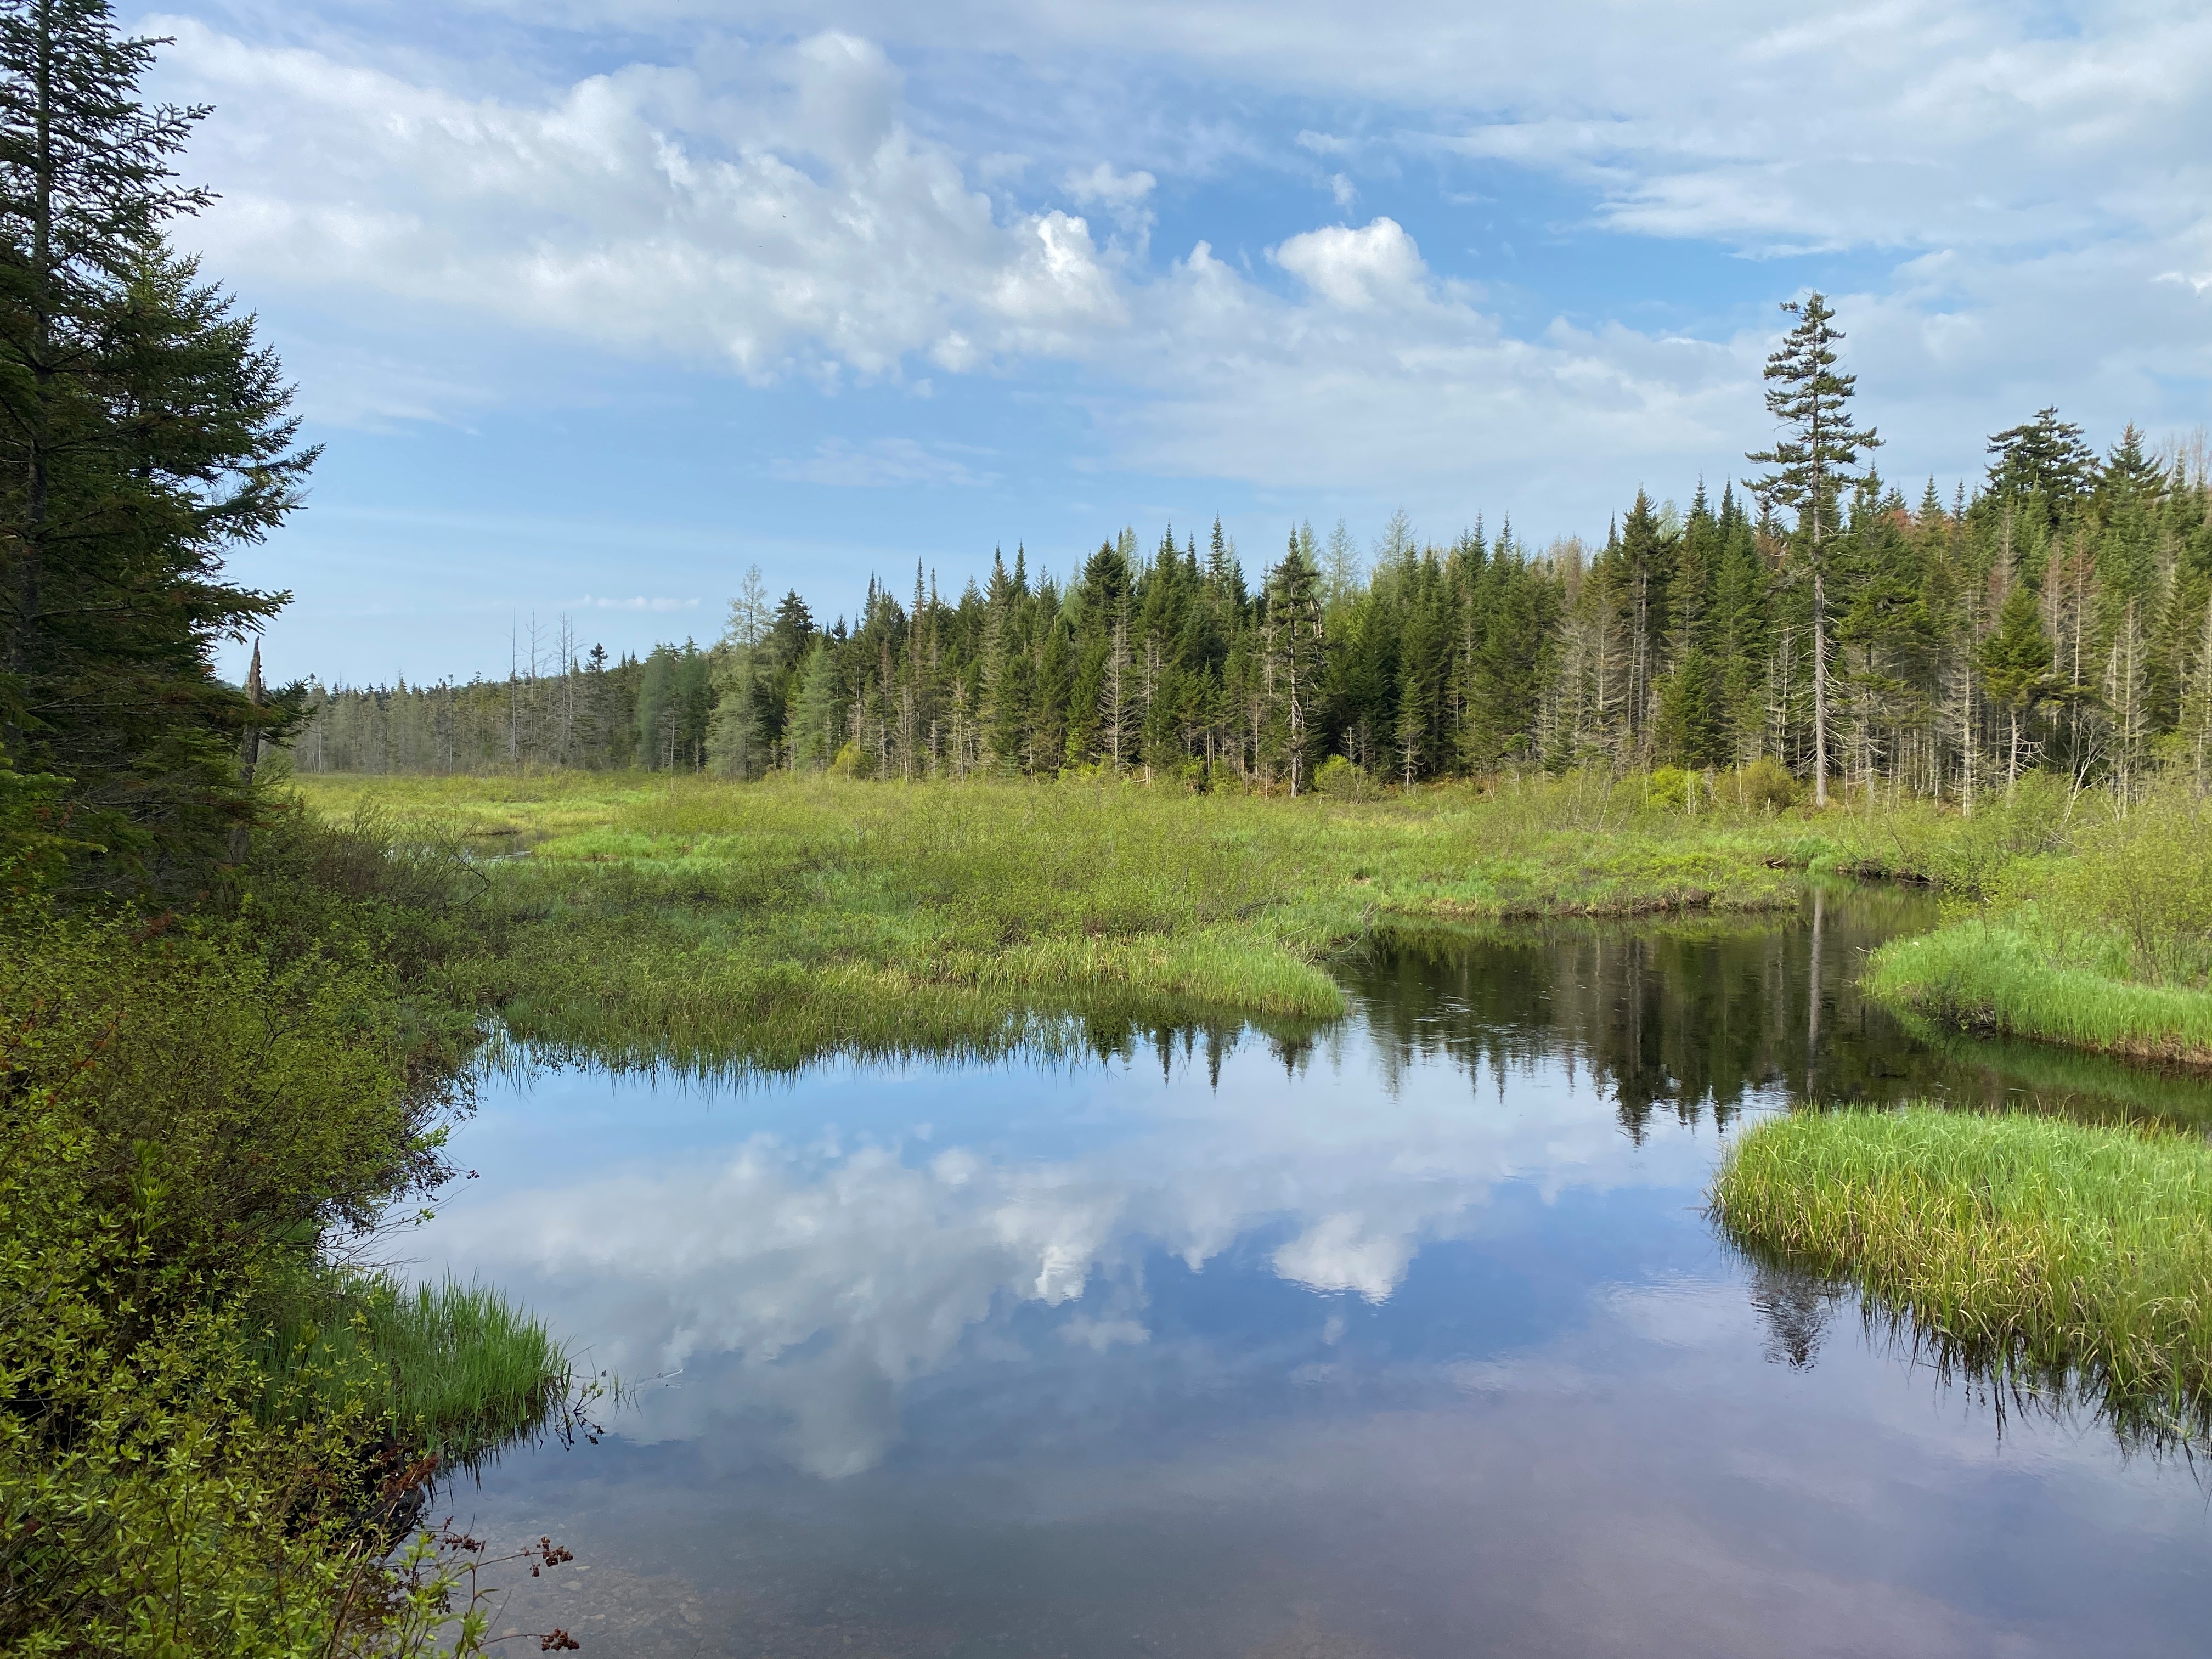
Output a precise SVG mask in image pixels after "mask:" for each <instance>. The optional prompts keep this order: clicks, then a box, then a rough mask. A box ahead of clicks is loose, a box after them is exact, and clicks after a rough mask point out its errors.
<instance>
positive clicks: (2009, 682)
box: [1977, 582, 2051, 795]
mask: <svg viewBox="0 0 2212 1659" xmlns="http://www.w3.org/2000/svg"><path fill="white" fill-rule="evenodd" d="M1977 655H1978V666H1979V667H1980V669H1981V671H1982V684H1983V685H1984V687H1986V688H1987V689H1988V691H1989V694H1990V697H1991V699H1992V700H1994V701H1995V702H1996V703H1997V704H1998V705H1999V706H2000V707H2001V708H2003V709H2004V710H2005V712H2006V714H2007V715H2008V717H2009V718H2010V720H2011V725H2012V732H2011V737H2012V741H2011V744H2010V746H2009V757H2008V762H2007V764H2006V768H2005V793H2006V794H2008V795H2009V794H2011V793H2012V792H2013V790H2014V789H2015V788H2016V787H2018V786H2019V783H2020V759H2021V737H2022V733H2023V727H2024V726H2025V723H2026V720H2027V716H2028V714H2030V712H2031V711H2032V710H2033V708H2035V707H2036V705H2037V704H2039V702H2042V701H2043V700H2044V699H2045V697H2047V696H2050V695H2051V636H2050V635H2048V634H2046V633H2045V632H2044V631H2043V617H2042V615H2041V613H2040V611H2039V609H2038V607H2037V604H2036V595H2035V593H2034V592H2033V589H2031V588H2030V587H2029V586H2027V583H2026V582H2019V583H2015V585H2014V586H2013V589H2012V592H2009V593H2008V594H2006V595H2005V601H2004V604H2003V605H2002V606H2001V607H2000V608H1999V610H1998V611H1997V626H1996V632H1995V633H1993V634H1991V635H1990V636H1989V638H1987V639H1986V640H1984V641H1982V646H1981V650H1980V651H1979V653H1977Z"/></svg>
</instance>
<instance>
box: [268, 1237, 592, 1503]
mask: <svg viewBox="0 0 2212 1659" xmlns="http://www.w3.org/2000/svg"><path fill="white" fill-rule="evenodd" d="M252 1358H254V1360H255V1361H256V1363H257V1364H258V1366H259V1368H260V1370H261V1372H262V1374H263V1376H264V1377H265V1378H266V1384H265V1386H264V1389H263V1392H262V1396H261V1401H260V1402H259V1405H258V1413H259V1414H260V1415H262V1416H264V1417H268V1418H272V1419H274V1418H281V1417H297V1416H298V1415H299V1414H300V1413H302V1412H307V1411H313V1412H319V1413H331V1412H341V1411H345V1410H349V1409H358V1410H361V1411H363V1412H365V1413H367V1414H368V1416H369V1417H370V1418H371V1419H373V1420H378V1421H381V1422H382V1423H383V1424H385V1425H386V1427H387V1429H388V1431H389V1432H390V1433H391V1435H392V1437H393V1438H394V1439H395V1440H396V1441H398V1442H399V1443H401V1444H403V1445H404V1446H406V1447H407V1448H409V1449H410V1451H428V1452H432V1453H435V1454H436V1455H437V1456H438V1458H439V1459H440V1461H441V1463H444V1464H447V1465H453V1464H459V1465H462V1466H464V1467H465V1466H468V1465H471V1464H474V1463H476V1462H480V1461H481V1460H482V1459H483V1458H484V1457H486V1456H488V1455H490V1454H492V1453H493V1452H495V1451H496V1450H498V1449H500V1448H501V1447H502V1446H505V1445H507V1444H510V1443H513V1442H515V1441H517V1440H521V1439H525V1438H527V1437H529V1436H531V1435H532V1434H534V1433H536V1432H537V1431H539V1430H540V1429H542V1428H544V1426H545V1425H547V1423H548V1422H549V1421H550V1420H551V1419H553V1418H554V1416H555V1415H556V1413H557V1412H559V1411H560V1410H561V1409H562V1407H563V1406H564V1404H565V1403H566V1402H567V1401H568V1399H569V1396H570V1393H571V1390H572V1387H573V1383H574V1367H573V1366H572V1364H571V1363H570V1361H569V1358H568V1354H567V1352H565V1351H564V1350H563V1349H562V1346H561V1345H560V1344H559V1343H558V1342H556V1340H554V1339H553V1337H552V1336H551V1335H550V1334H549V1333H548V1332H547V1331H546V1329H545V1328H544V1326H543V1325H541V1324H539V1323H538V1322H537V1321H536V1320H534V1319H532V1317H531V1316H529V1315H528V1314H526V1313H525V1312H524V1311H523V1310H520V1308H518V1307H516V1306H515V1305H514V1304H513V1303H511V1302H509V1301H508V1300H507V1297H505V1296H503V1295H502V1294H501V1293H500V1292H499V1291H496V1290H493V1289H490V1288H488V1287H486V1286H484V1285H460V1284H456V1283H454V1282H453V1281H452V1280H450V1279H448V1280H447V1281H446V1282H444V1283H443V1284H439V1285H428V1284H422V1285H405V1284H402V1283H400V1282H399V1281H398V1280H397V1279H392V1278H391V1277H389V1276H387V1275H385V1274H381V1273H370V1274H361V1273H332V1272H325V1273H318V1274H316V1275H315V1276H314V1277H313V1278H312V1279H308V1280H307V1281H304V1282H302V1283H300V1284H298V1285H293V1286H290V1287H288V1288H287V1289H286V1290H285V1291H283V1292H281V1293H280V1294H278V1295H277V1296H276V1297H275V1298H274V1300H273V1303H272V1305H271V1306H270V1308H269V1309H268V1310H267V1311H266V1313H265V1314H264V1318H263V1320H262V1321H261V1322H260V1324H259V1327H258V1330H257V1332H256V1334H255V1338H254V1340H253V1343H252Z"/></svg>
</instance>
